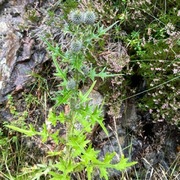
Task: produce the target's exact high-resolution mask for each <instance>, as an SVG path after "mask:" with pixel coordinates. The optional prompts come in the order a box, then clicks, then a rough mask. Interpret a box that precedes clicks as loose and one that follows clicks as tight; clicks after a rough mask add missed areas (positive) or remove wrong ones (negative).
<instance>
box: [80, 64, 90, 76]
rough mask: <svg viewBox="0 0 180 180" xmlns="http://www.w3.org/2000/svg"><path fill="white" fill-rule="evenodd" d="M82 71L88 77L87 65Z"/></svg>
mask: <svg viewBox="0 0 180 180" xmlns="http://www.w3.org/2000/svg"><path fill="white" fill-rule="evenodd" d="M81 70H82V72H83V73H84V75H88V73H89V67H88V66H86V65H84V66H82V68H81Z"/></svg>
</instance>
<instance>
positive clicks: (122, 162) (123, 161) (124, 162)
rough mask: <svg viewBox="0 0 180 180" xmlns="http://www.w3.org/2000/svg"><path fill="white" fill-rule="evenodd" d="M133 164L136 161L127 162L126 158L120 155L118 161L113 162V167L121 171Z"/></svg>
mask: <svg viewBox="0 0 180 180" xmlns="http://www.w3.org/2000/svg"><path fill="white" fill-rule="evenodd" d="M135 164H137V162H128V158H124V156H122V157H121V160H120V162H119V163H118V164H114V165H113V168H115V169H117V170H119V171H122V170H125V169H127V168H128V167H130V166H133V165H135Z"/></svg>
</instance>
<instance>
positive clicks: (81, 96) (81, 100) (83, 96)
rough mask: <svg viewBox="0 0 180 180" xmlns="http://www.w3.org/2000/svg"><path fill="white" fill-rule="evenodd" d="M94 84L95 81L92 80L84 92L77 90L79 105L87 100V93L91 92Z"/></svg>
mask: <svg viewBox="0 0 180 180" xmlns="http://www.w3.org/2000/svg"><path fill="white" fill-rule="evenodd" d="M95 84H96V81H94V82H93V83H92V85H91V87H90V88H89V90H88V91H87V92H86V93H85V94H82V92H81V91H79V98H80V103H79V105H80V104H83V103H85V102H88V101H89V98H88V96H89V94H90V93H91V91H92V90H93V88H94V86H95Z"/></svg>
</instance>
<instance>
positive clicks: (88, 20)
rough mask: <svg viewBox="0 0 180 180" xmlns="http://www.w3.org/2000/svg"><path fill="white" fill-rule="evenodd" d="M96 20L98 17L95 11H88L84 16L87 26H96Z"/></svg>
mask: <svg viewBox="0 0 180 180" xmlns="http://www.w3.org/2000/svg"><path fill="white" fill-rule="evenodd" d="M95 20H96V15H95V13H94V12H93V11H87V12H86V13H85V14H84V23H85V24H90V25H92V24H94V22H95Z"/></svg>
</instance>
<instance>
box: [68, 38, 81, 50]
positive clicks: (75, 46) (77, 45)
mask: <svg viewBox="0 0 180 180" xmlns="http://www.w3.org/2000/svg"><path fill="white" fill-rule="evenodd" d="M81 48H82V42H81V41H77V40H76V41H73V42H72V43H71V45H70V49H71V51H73V52H78V51H80V50H81Z"/></svg>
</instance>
